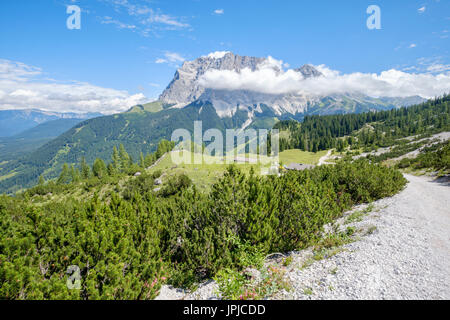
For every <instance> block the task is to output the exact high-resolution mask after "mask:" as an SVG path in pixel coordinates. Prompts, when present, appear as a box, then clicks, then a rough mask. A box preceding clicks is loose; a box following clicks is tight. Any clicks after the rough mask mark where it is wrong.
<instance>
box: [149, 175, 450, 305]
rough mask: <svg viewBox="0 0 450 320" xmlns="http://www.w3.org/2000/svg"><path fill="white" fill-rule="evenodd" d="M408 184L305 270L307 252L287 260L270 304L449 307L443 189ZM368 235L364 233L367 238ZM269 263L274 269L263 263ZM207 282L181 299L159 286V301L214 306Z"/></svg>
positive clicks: (447, 197)
mask: <svg viewBox="0 0 450 320" xmlns="http://www.w3.org/2000/svg"><path fill="white" fill-rule="evenodd" d="M405 177H406V178H407V179H408V181H409V183H408V185H407V187H406V189H405V190H403V191H402V192H401V193H399V194H398V195H396V196H394V197H392V198H386V199H382V200H379V201H377V202H375V203H374V208H373V210H372V212H370V213H367V214H365V216H363V217H362V219H361V221H359V222H353V223H350V224H345V221H346V219H347V217H348V216H349V215H350V214H351V213H352V212H354V211H362V210H364V209H365V208H366V207H367V205H363V206H359V207H357V208H355V209H354V210H352V211H351V212H349V213H347V215H346V216H345V217H343V218H342V219H340V220H339V222H340V224H341V225H342V228H343V229H345V228H347V227H349V226H352V227H355V229H356V230H358V237H359V239H358V240H357V241H355V242H352V243H350V244H347V245H344V246H343V247H342V248H340V252H338V253H337V254H335V255H333V256H331V257H329V258H326V259H323V260H319V261H314V262H313V263H312V264H310V265H309V264H308V265H309V266H308V267H305V262H307V261H312V260H311V257H312V254H313V253H312V251H311V250H310V249H309V250H303V251H300V252H292V253H290V255H291V256H292V258H293V262H292V263H291V264H290V265H289V266H288V267H287V268H286V272H287V273H286V277H287V279H288V280H289V282H290V283H291V285H292V290H291V291H289V292H286V291H282V292H279V293H278V294H277V295H276V296H275V297H273V298H274V299H289V300H291V299H295V300H304V299H312V300H317V299H358V300H363V299H450V183H449V182H448V180H447V181H444V182H442V181H441V182H433V181H432V180H431V179H430V178H427V177H416V176H412V175H405ZM369 230H370V232H368V231H369ZM268 263H271V264H273V263H276V262H275V261H269V262H268ZM216 290H217V285H216V284H215V283H214V282H213V281H209V282H207V283H205V284H203V285H202V286H200V288H199V289H198V290H197V291H196V292H195V293H190V294H189V293H188V292H185V291H183V290H179V289H178V290H177V289H175V288H170V287H167V286H164V287H163V289H162V291H161V294H160V296H159V297H158V299H163V300H165V299H187V300H191V299H195V300H197V299H199V300H207V299H217V297H216V296H215V292H216Z"/></svg>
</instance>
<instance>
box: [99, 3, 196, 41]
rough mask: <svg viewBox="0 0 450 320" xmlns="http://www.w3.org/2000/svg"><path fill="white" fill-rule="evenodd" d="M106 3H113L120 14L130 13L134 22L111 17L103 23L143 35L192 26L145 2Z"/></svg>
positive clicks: (129, 16) (103, 20)
mask: <svg viewBox="0 0 450 320" xmlns="http://www.w3.org/2000/svg"><path fill="white" fill-rule="evenodd" d="M104 1H105V2H106V3H108V4H110V5H112V6H113V7H114V9H115V11H116V12H117V13H118V14H121V13H122V12H123V11H125V12H126V14H127V15H128V17H127V19H128V20H130V19H131V20H133V23H132V24H128V23H122V22H120V21H118V20H115V19H112V18H110V17H105V18H106V20H105V18H103V19H102V23H107V24H114V25H116V26H117V27H118V28H120V29H129V30H132V31H135V32H138V33H139V34H141V35H142V36H145V37H148V36H149V35H150V34H155V35H157V34H158V31H161V30H179V29H184V28H190V27H191V26H190V25H189V24H188V23H185V22H184V21H183V20H184V19H182V18H179V17H174V16H171V15H168V14H165V13H163V12H161V10H159V9H158V10H154V9H153V8H151V7H149V6H148V5H145V4H139V5H136V4H133V3H130V2H129V1H128V0H104Z"/></svg>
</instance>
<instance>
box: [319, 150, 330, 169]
mask: <svg viewBox="0 0 450 320" xmlns="http://www.w3.org/2000/svg"><path fill="white" fill-rule="evenodd" d="M330 156H331V150H328V152H327V154H326V155H324V156H323V157H321V158H320V159H319V163H318V164H317V165H318V166H322V165H324V164H328V163H327V160H328V159H329V158H330Z"/></svg>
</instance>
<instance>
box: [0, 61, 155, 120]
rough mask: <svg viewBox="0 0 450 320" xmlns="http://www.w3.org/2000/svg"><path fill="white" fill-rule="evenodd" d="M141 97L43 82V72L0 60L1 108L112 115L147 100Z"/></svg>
mask: <svg viewBox="0 0 450 320" xmlns="http://www.w3.org/2000/svg"><path fill="white" fill-rule="evenodd" d="M147 100H148V99H146V97H145V96H144V95H143V94H142V93H139V94H134V95H131V94H129V93H128V92H127V91H121V90H115V89H110V88H103V87H99V86H95V85H92V84H89V83H84V82H76V81H68V82H61V81H56V80H52V79H46V78H44V77H43V76H42V70H41V69H39V68H35V67H32V66H28V65H25V64H23V63H20V62H14V61H10V60H1V59H0V109H1V110H6V109H30V108H37V109H43V110H48V111H58V112H102V113H104V114H112V113H116V112H121V111H125V110H127V109H128V108H130V107H132V106H134V105H136V104H139V103H143V102H145V101H147Z"/></svg>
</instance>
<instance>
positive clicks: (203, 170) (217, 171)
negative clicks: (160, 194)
mask: <svg viewBox="0 0 450 320" xmlns="http://www.w3.org/2000/svg"><path fill="white" fill-rule="evenodd" d="M326 153H327V151H321V152H317V153H312V152H306V151H301V150H286V151H283V152H281V153H280V163H282V164H287V165H289V164H290V163H292V162H297V163H306V164H317V163H318V162H319V159H320V158H321V157H322V156H324V155H325V154H326ZM189 156H190V157H191V159H192V154H190V155H189ZM251 158H252V157H251ZM210 159H213V157H210ZM237 165H238V167H239V168H240V169H241V170H242V171H244V172H250V169H251V168H253V169H254V171H255V173H256V174H261V172H262V171H264V169H267V168H268V167H270V164H268V165H262V164H248V163H238V164H237ZM225 168H226V165H224V164H221V163H217V164H181V165H176V164H175V163H174V162H173V161H172V158H171V156H170V154H169V155H166V157H164V159H162V160H161V161H160V162H159V163H158V164H157V165H156V166H154V167H152V168H151V169H150V170H149V172H150V173H153V172H155V171H157V170H161V171H162V172H163V173H164V176H163V181H164V180H165V179H166V178H167V177H168V176H171V175H176V174H181V173H185V174H186V175H187V176H189V177H190V178H191V179H192V181H193V182H194V184H195V185H196V186H197V187H198V188H199V189H200V190H206V189H208V188H209V186H210V185H211V184H213V183H214V182H215V181H216V179H217V178H218V177H220V176H221V175H222V174H223V172H224V170H225Z"/></svg>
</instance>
